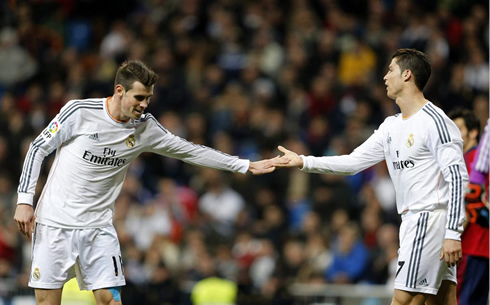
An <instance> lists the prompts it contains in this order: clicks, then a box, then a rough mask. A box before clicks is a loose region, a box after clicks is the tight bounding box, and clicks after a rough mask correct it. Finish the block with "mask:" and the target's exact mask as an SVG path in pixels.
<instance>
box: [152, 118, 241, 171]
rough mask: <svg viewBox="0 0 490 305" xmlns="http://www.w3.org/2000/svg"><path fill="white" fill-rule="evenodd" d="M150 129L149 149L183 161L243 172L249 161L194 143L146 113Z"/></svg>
mask: <svg viewBox="0 0 490 305" xmlns="http://www.w3.org/2000/svg"><path fill="white" fill-rule="evenodd" d="M148 116H149V118H148V120H149V124H151V125H150V130H151V134H152V135H158V136H153V137H152V138H153V139H154V140H153V143H152V145H151V147H152V148H151V151H152V152H154V153H157V154H160V155H163V156H166V157H170V158H175V159H179V160H181V161H183V162H186V163H189V164H193V165H198V166H204V167H210V168H214V169H219V170H227V171H231V172H239V173H242V174H245V173H246V172H247V170H248V168H249V165H250V161H249V160H244V159H240V158H238V157H236V156H231V155H228V154H225V153H223V152H221V151H218V150H215V149H212V148H210V147H207V146H204V145H198V144H194V143H192V142H189V141H187V140H185V139H183V138H181V137H178V136H176V135H174V134H172V133H171V132H170V131H168V130H167V129H165V128H164V127H163V126H162V125H161V124H160V123H159V122H158V121H157V120H156V119H155V118H154V117H153V116H151V114H148Z"/></svg>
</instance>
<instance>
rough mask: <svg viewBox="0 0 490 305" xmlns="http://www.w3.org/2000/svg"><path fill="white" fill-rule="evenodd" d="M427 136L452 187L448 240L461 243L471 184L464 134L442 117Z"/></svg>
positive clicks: (428, 131)
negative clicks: (465, 157) (464, 149)
mask: <svg viewBox="0 0 490 305" xmlns="http://www.w3.org/2000/svg"><path fill="white" fill-rule="evenodd" d="M435 115H436V117H435V119H434V120H431V121H432V124H433V125H431V126H430V127H429V128H428V130H427V134H426V143H427V147H428V148H429V150H430V151H431V153H432V154H433V156H434V157H435V159H436V161H437V163H438V165H439V168H440V169H441V172H442V175H443V177H444V180H445V181H446V182H447V183H448V184H449V203H448V215H447V223H446V237H445V238H446V239H454V240H460V239H461V233H462V232H463V223H464V220H465V217H466V216H465V210H464V191H465V186H466V184H467V183H468V171H467V170H466V165H465V163H464V157H463V140H462V138H461V133H460V131H459V129H458V127H457V126H456V124H454V123H453V121H451V120H450V119H449V118H448V117H447V116H445V115H442V114H440V113H437V114H435Z"/></svg>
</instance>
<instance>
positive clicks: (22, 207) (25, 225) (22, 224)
mask: <svg viewBox="0 0 490 305" xmlns="http://www.w3.org/2000/svg"><path fill="white" fill-rule="evenodd" d="M14 220H15V222H16V223H17V227H18V228H19V231H20V232H21V233H22V234H23V235H25V236H27V238H28V239H31V234H32V231H33V227H34V209H33V208H32V206H31V205H29V204H22V203H21V204H18V205H17V208H16V209H15V215H14Z"/></svg>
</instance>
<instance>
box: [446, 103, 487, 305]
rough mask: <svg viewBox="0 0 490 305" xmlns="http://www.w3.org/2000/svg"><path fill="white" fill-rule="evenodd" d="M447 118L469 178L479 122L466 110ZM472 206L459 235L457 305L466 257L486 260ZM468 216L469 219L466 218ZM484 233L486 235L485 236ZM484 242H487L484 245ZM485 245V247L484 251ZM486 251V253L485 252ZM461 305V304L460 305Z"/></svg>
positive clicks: (482, 235)
mask: <svg viewBox="0 0 490 305" xmlns="http://www.w3.org/2000/svg"><path fill="white" fill-rule="evenodd" d="M448 117H449V118H450V119H451V120H453V122H454V123H455V124H456V126H458V128H459V130H460V131H461V137H462V138H463V153H464V161H465V164H466V169H467V170H468V175H469V176H471V163H472V162H473V160H474V158H475V153H476V147H477V145H478V139H479V136H480V121H479V120H478V118H477V116H476V115H475V114H474V113H473V112H471V111H470V110H468V109H462V108H459V109H455V110H453V111H451V112H449V113H448ZM473 206H474V205H473V204H472V205H468V204H467V205H466V215H467V217H466V222H465V223H464V225H463V226H464V232H463V234H461V248H462V251H463V257H462V259H461V261H460V262H459V264H458V272H457V279H458V285H457V286H456V294H457V296H458V304H460V302H459V298H460V295H461V288H462V287H463V285H464V275H465V272H466V262H467V260H468V256H469V255H472V254H475V253H479V254H480V255H479V256H481V254H484V255H483V256H485V252H486V256H487V258H488V228H486V232H485V228H483V227H481V226H480V225H479V224H477V223H476V217H473V218H475V219H474V221H473V224H472V222H470V221H468V220H469V219H471V218H472V217H471V215H472V214H473V213H474V214H476V210H474V211H471V212H470V210H469V208H472V207H473ZM468 215H470V217H468ZM485 233H486V234H485ZM484 240H487V242H486V243H485V242H484ZM485 244H486V245H487V247H486V249H485ZM485 250H486V251H485ZM473 279H474V276H472V275H470V277H469V278H468V281H472V280H473ZM468 286H474V285H472V284H468ZM460 305H461V304H460Z"/></svg>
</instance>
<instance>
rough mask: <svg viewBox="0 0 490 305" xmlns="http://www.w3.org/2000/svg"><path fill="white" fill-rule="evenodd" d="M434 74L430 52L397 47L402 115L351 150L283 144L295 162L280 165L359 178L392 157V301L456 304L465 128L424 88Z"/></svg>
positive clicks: (390, 86) (393, 66)
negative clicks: (396, 237)
mask: <svg viewBox="0 0 490 305" xmlns="http://www.w3.org/2000/svg"><path fill="white" fill-rule="evenodd" d="M430 73H431V66H430V63H429V60H428V58H427V56H426V54H424V53H422V52H420V51H417V50H414V49H400V50H398V51H396V52H395V53H394V55H393V57H392V60H391V63H390V65H389V68H388V72H387V74H386V75H385V77H384V81H385V85H386V89H387V95H388V97H390V98H392V99H394V100H395V101H396V104H397V105H398V106H399V107H400V109H401V114H396V115H394V116H390V117H388V118H386V119H385V121H384V122H383V123H382V124H381V125H380V126H379V128H378V130H377V131H376V132H375V133H374V134H373V135H372V136H371V137H370V138H369V139H368V140H366V142H364V143H363V144H361V145H360V146H359V147H357V148H356V149H355V150H354V151H353V152H352V153H351V154H350V155H343V156H333V157H314V156H298V155H297V154H296V153H294V152H292V151H289V150H287V149H286V148H284V147H281V146H280V147H279V150H281V151H282V152H283V153H284V157H285V158H286V160H287V159H289V162H288V163H287V164H286V165H284V164H279V163H277V164H276V166H277V167H299V168H300V169H301V170H303V171H305V172H310V173H322V174H341V175H353V174H355V173H357V172H360V171H362V170H364V169H367V168H368V167H370V166H372V165H374V164H376V163H378V162H381V161H383V160H386V163H387V165H388V169H389V173H390V176H391V179H392V180H393V184H394V186H395V189H396V202H397V209H398V213H399V214H401V217H402V224H401V227H400V249H399V256H398V270H397V273H396V279H395V291H394V295H393V301H392V304H434V305H436V304H438V305H441V304H446V305H456V264H457V263H458V262H459V260H460V259H461V257H462V252H461V240H460V236H461V233H462V231H463V222H464V219H465V210H464V206H463V198H464V188H465V186H466V184H467V181H468V173H467V170H466V166H465V163H464V159H463V141H462V138H461V133H460V131H459V129H458V127H457V126H456V125H455V124H454V123H453V122H452V121H451V119H449V118H448V117H447V116H446V114H445V113H444V112H443V111H442V110H441V109H439V108H438V107H436V106H435V105H434V104H433V103H431V102H430V101H428V100H427V99H426V98H425V97H424V94H423V92H422V90H423V88H424V86H425V84H426V83H427V80H428V79H429V77H430ZM286 160H282V161H286ZM278 161H280V160H278Z"/></svg>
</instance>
